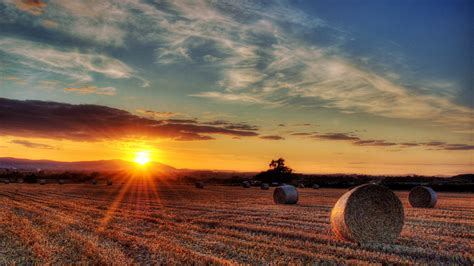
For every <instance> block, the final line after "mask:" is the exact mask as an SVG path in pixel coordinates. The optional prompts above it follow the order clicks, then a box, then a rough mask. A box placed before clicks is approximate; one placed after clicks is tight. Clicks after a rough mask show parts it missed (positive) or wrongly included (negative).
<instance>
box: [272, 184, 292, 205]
mask: <svg viewBox="0 0 474 266" xmlns="http://www.w3.org/2000/svg"><path fill="white" fill-rule="evenodd" d="M273 201H274V202H275V203H276V204H296V203H297V202H298V191H297V190H296V188H295V187H294V186H289V185H285V186H279V187H277V188H275V190H274V191H273Z"/></svg>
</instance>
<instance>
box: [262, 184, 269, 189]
mask: <svg viewBox="0 0 474 266" xmlns="http://www.w3.org/2000/svg"><path fill="white" fill-rule="evenodd" d="M260 189H262V190H269V189H270V185H268V184H267V183H262V184H261V185H260Z"/></svg>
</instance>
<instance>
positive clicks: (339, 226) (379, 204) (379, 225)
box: [331, 184, 405, 243]
mask: <svg viewBox="0 0 474 266" xmlns="http://www.w3.org/2000/svg"><path fill="white" fill-rule="evenodd" d="M404 215H405V214H404V211H403V205H402V203H401V201H400V199H399V198H398V197H397V196H396V195H395V194H394V193H393V192H392V191H391V190H389V189H388V188H385V187H382V186H378V185H372V184H365V185H361V186H358V187H356V188H353V189H352V190H350V191H348V192H346V193H345V194H344V195H342V196H341V197H340V198H339V200H338V201H337V202H336V204H335V205H334V207H333V209H332V211H331V227H332V230H333V232H334V233H335V234H336V236H337V237H339V238H341V239H345V240H349V241H355V242H358V243H390V242H392V241H393V240H395V239H396V238H397V237H398V236H399V235H400V232H401V231H402V227H403V223H404V219H405V216H404Z"/></svg>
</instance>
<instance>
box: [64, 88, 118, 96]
mask: <svg viewBox="0 0 474 266" xmlns="http://www.w3.org/2000/svg"><path fill="white" fill-rule="evenodd" d="M64 91H65V92H72V93H76V94H97V95H108V96H112V95H116V94H117V90H116V89H115V88H114V87H103V88H98V87H96V86H84V87H79V88H72V87H71V88H64Z"/></svg>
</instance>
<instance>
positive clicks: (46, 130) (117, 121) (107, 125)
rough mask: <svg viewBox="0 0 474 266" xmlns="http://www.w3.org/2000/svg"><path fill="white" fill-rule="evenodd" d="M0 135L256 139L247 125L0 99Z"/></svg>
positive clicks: (98, 106) (65, 137) (71, 138)
mask: <svg viewBox="0 0 474 266" xmlns="http://www.w3.org/2000/svg"><path fill="white" fill-rule="evenodd" d="M0 125H1V127H0V134H1V135H11V136H22V137H41V138H54V139H69V140H78V141H98V140H105V139H119V138H125V137H134V136H137V137H150V138H153V137H156V138H170V139H176V140H209V139H213V137H212V136H211V135H217V134H219V135H229V136H233V137H251V136H257V135H258V134H257V132H256V130H257V128H256V127H254V126H250V125H246V124H242V123H239V124H232V123H230V122H225V123H214V124H207V123H199V122H198V121H196V120H177V119H167V120H155V119H150V118H144V117H139V116H136V115H133V114H131V113H129V112H127V111H124V110H120V109H116V108H111V107H107V106H101V105H91V104H81V105H74V104H67V103H58V102H46V101H36V100H25V101H21V100H13V99H6V98H0Z"/></svg>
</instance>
